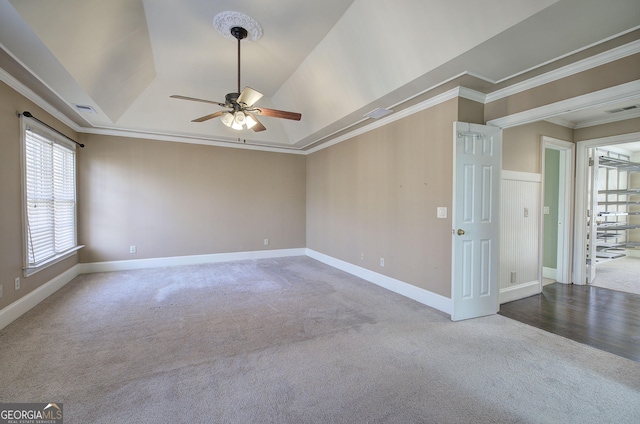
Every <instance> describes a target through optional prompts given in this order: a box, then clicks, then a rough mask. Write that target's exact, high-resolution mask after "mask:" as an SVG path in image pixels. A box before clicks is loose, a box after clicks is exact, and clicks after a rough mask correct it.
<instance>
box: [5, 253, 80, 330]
mask: <svg viewBox="0 0 640 424" xmlns="http://www.w3.org/2000/svg"><path fill="white" fill-rule="evenodd" d="M80 274H81V272H80V266H79V265H75V266H73V267H71V268H69V269H68V270H66V271H65V272H63V273H62V274H60V275H58V276H57V277H54V278H52V279H51V280H49V281H48V282H46V283H44V284H43V285H41V286H40V287H38V288H37V289H35V290H34V291H32V292H31V293H29V294H27V295H25V296H23V297H21V298H20V299H18V300H16V301H15V302H13V303H12V304H10V305H9V306H7V307H5V308H2V310H0V330H2V329H3V328H5V327H6V326H7V325H9V324H11V323H12V322H13V321H15V320H17V319H18V318H20V317H21V316H22V315H23V314H25V313H26V312H28V311H29V310H30V309H31V308H33V307H34V306H36V305H37V304H38V303H40V302H42V301H43V300H45V299H46V298H47V297H49V296H51V295H52V294H53V293H55V292H56V291H58V290H60V289H61V288H62V287H64V285H65V284H67V283H68V282H69V281H71V280H73V279H74V278H76V277H77V276H78V275H80Z"/></svg>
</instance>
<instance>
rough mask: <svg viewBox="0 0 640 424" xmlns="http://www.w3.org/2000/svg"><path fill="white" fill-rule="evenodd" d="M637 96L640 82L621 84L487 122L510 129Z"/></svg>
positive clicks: (639, 91)
mask: <svg viewBox="0 0 640 424" xmlns="http://www.w3.org/2000/svg"><path fill="white" fill-rule="evenodd" d="M636 96H640V80H636V81H632V82H628V83H625V84H620V85H617V86H615V87H611V88H606V89H604V90H599V91H594V92H592V93H588V94H584V95H582V96H577V97H573V98H571V99H567V100H562V101H559V102H556V103H552V104H549V105H544V106H540V107H537V108H534V109H530V110H526V111H523V112H519V113H514V114H513V115H508V116H503V117H501V118H496V119H492V120H490V121H488V122H487V125H492V126H496V127H500V128H509V127H514V126H516V125H523V124H528V123H531V122H535V121H541V120H546V119H550V118H551V117H553V116H556V115H560V114H563V113H567V112H573V111H577V110H582V109H587V108H590V107H593V106H597V105H603V104H607V103H612V102H619V101H623V100H626V99H629V98H633V97H636Z"/></svg>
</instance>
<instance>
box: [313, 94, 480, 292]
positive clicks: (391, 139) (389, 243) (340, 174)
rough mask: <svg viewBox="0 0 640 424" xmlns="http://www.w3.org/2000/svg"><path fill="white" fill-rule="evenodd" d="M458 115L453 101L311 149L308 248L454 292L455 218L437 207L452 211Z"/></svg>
mask: <svg viewBox="0 0 640 424" xmlns="http://www.w3.org/2000/svg"><path fill="white" fill-rule="evenodd" d="M467 106H469V107H471V108H472V109H473V106H472V105H467ZM465 109H467V108H465ZM469 113H471V114H473V112H468V111H465V112H464V114H465V115H468V114H469ZM458 116H459V111H458V101H457V99H454V100H450V101H447V102H445V103H443V104H441V105H438V106H435V107H433V108H430V109H428V110H425V111H422V112H419V113H417V114H415V115H412V116H410V117H407V118H404V119H401V120H399V121H396V122H393V123H391V124H389V125H386V126H384V127H382V128H378V129H376V130H373V131H370V132H367V133H365V134H362V135H360V136H357V137H354V138H353V139H350V140H347V141H345V142H342V143H340V144H337V145H334V146H332V147H329V148H326V149H324V150H320V151H318V152H316V153H313V154H311V155H309V156H307V247H309V248H310V249H313V250H316V251H318V252H321V253H324V254H326V255H329V256H332V257H335V258H338V259H341V260H343V261H346V262H349V263H352V264H355V265H358V266H361V267H364V268H367V269H370V270H373V271H375V272H379V273H381V274H385V275H388V276H390V277H393V278H396V279H398V280H401V281H404V282H406V283H409V284H413V285H415V286H418V287H421V288H424V289H426V290H429V291H431V292H434V293H437V294H440V295H442V296H445V297H450V296H451V219H450V214H449V218H447V219H437V218H436V208H437V207H438V206H446V207H447V208H448V209H449V211H451V200H452V199H451V192H452V178H453V175H452V169H451V165H452V161H453V140H452V134H453V122H454V121H455V120H456V119H457V117H458ZM381 257H383V258H384V259H385V266H384V267H381V266H380V262H379V261H380V258H381Z"/></svg>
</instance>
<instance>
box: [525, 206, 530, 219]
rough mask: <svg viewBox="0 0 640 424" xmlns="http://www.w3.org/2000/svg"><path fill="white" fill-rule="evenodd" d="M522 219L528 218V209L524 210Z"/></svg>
mask: <svg viewBox="0 0 640 424" xmlns="http://www.w3.org/2000/svg"><path fill="white" fill-rule="evenodd" d="M524 217H525V218H529V208H524Z"/></svg>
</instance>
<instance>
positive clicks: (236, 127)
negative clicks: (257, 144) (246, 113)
mask: <svg viewBox="0 0 640 424" xmlns="http://www.w3.org/2000/svg"><path fill="white" fill-rule="evenodd" d="M231 128H233V129H234V130H241V129H242V125H240V124H238V123H237V122H236V121H233V124H231Z"/></svg>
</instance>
